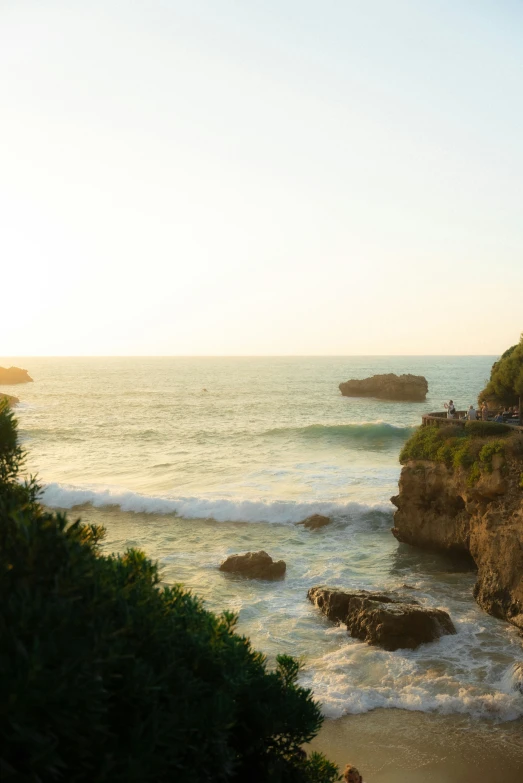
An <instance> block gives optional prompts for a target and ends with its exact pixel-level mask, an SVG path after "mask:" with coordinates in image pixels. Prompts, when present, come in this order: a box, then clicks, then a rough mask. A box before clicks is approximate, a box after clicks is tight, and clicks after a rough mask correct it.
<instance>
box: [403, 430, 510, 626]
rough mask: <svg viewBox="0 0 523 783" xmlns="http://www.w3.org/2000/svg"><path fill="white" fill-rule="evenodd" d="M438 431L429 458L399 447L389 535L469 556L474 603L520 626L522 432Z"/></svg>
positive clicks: (408, 542) (427, 547) (416, 543)
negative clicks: (435, 447) (473, 573)
mask: <svg viewBox="0 0 523 783" xmlns="http://www.w3.org/2000/svg"><path fill="white" fill-rule="evenodd" d="M422 429H425V430H430V429H432V428H422ZM445 429H446V430H447V432H443V433H441V434H436V435H433V436H431V437H434V438H437V439H439V442H440V443H441V444H442V446H440V448H439V451H438V452H436V453H435V454H433V458H432V459H419V458H414V459H412V458H410V459H409V458H408V457H409V455H412V453H413V452H414V454H415V453H416V449H412V448H411V449H409V448H408V445H407V448H406V449H404V453H403V458H404V459H403V461H404V462H405V464H404V466H403V469H402V471H401V477H400V482H399V494H398V495H397V496H396V497H393V498H391V500H392V502H393V503H394V505H395V506H396V508H397V511H396V512H395V514H394V528H393V529H392V532H393V534H394V535H395V536H396V538H397V539H398V541H402V542H405V543H407V544H412V545H413V546H419V547H424V548H426V549H438V550H443V551H447V552H462V553H468V554H470V555H471V556H472V558H473V560H474V562H475V564H476V566H477V569H478V579H477V583H476V586H475V590H474V595H475V598H476V600H477V601H478V603H479V604H480V606H481V607H483V608H484V609H485V610H486V611H487V612H489V613H490V614H492V615H494V616H495V617H500V618H502V619H505V620H508V621H509V622H511V623H513V624H514V625H516V626H517V627H519V628H521V629H522V630H523V436H521V435H513V434H510V435H509V436H508V437H506V438H502V439H499V438H498V439H496V438H492V437H491V438H473V437H470V436H469V437H467V435H463V436H459V437H458V436H455V435H454V436H450V435H449V432H448V430H449V429H451V428H448V427H447V428H445ZM416 437H418V438H419V437H421V436H418V435H415V436H414V438H416ZM425 437H426V435H425ZM418 451H419V449H418Z"/></svg>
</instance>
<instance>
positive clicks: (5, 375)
mask: <svg viewBox="0 0 523 783" xmlns="http://www.w3.org/2000/svg"><path fill="white" fill-rule="evenodd" d="M32 382H33V379H32V378H31V376H30V375H29V373H28V372H27V370H22V369H21V368H20V367H0V383H5V384H6V385H9V384H12V383H32Z"/></svg>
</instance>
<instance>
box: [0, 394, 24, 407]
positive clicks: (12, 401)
mask: <svg viewBox="0 0 523 783" xmlns="http://www.w3.org/2000/svg"><path fill="white" fill-rule="evenodd" d="M4 401H5V402H7V404H8V405H9V407H10V408H12V407H13V405H16V403H17V402H20V400H19V399H18V397H13V396H12V395H10V394H2V393H1V392H0V404H1V403H2V402H4Z"/></svg>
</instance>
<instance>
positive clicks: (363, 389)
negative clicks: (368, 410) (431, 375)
mask: <svg viewBox="0 0 523 783" xmlns="http://www.w3.org/2000/svg"><path fill="white" fill-rule="evenodd" d="M339 389H340V391H341V393H342V395H343V396H344V397H376V398H377V399H380V400H400V401H404V402H424V400H425V398H426V396H427V392H428V390H429V385H428V383H427V379H426V378H425V377H424V376H423V375H411V374H410V373H408V374H406V375H396V374H395V373H393V372H389V373H386V374H384V375H373V376H372V377H370V378H363V379H362V380H357V379H352V380H350V381H345V382H344V383H340V386H339Z"/></svg>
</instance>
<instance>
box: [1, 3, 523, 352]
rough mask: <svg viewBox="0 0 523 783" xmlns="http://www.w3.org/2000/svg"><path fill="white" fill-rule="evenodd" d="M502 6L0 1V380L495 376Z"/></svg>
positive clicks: (510, 191) (517, 15) (505, 314)
mask: <svg viewBox="0 0 523 783" xmlns="http://www.w3.org/2000/svg"><path fill="white" fill-rule="evenodd" d="M522 40H523V3H522V2H521V0H410V1H408V0H365V2H363V1H362V0H324V2H320V0H256V1H255V0H207V1H205V0H187V1H186V2H178V0H147V1H146V0H141V1H140V2H138V1H135V0H89V2H86V0H62V1H59V0H46V1H45V2H42V0H33V1H31V0H0V74H1V76H0V112H1V119H0V224H1V229H0V254H1V257H0V258H1V274H0V289H1V290H0V310H1V314H2V319H1V320H2V330H1V332H0V355H4V356H9V355H13V356H14V355H60V354H62V355H83V354H88V355H102V354H106V355H115V354H131V355H144V354H159V355H178V354H204V355H211V354H368V353H369V354H372V353H374V354H387V353H396V354H404V353H414V354H425V353H442V354H450V353H455V354H456V353H457V354H459V353H480V354H481V353H482V354H498V353H500V352H501V351H503V350H504V349H505V348H506V347H507V346H508V345H511V344H513V343H515V342H517V340H518V338H519V334H520V332H521V330H522V329H523V46H522V43H521V42H522Z"/></svg>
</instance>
